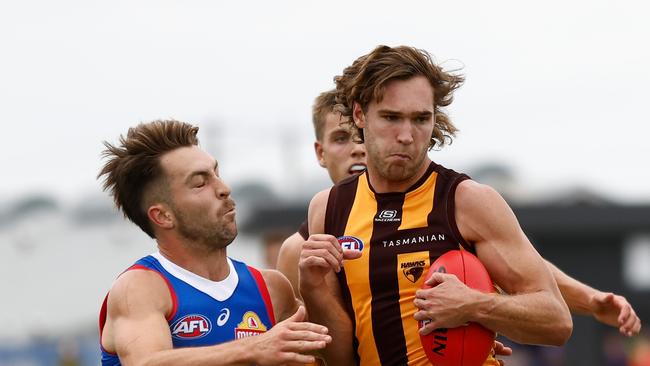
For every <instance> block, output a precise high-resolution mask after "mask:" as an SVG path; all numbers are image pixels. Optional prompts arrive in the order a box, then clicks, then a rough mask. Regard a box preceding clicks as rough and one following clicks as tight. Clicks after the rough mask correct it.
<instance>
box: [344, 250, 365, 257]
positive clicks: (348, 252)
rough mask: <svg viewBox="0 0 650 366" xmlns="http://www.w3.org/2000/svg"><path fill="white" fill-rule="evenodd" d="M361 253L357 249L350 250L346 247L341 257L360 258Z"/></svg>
mask: <svg viewBox="0 0 650 366" xmlns="http://www.w3.org/2000/svg"><path fill="white" fill-rule="evenodd" d="M362 254H363V253H361V252H360V251H358V250H350V249H346V250H344V251H343V259H357V258H361V255H362Z"/></svg>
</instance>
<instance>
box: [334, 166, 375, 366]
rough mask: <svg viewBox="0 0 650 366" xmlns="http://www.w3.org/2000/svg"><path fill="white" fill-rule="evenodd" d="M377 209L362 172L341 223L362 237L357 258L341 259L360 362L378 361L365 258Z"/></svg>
mask: <svg viewBox="0 0 650 366" xmlns="http://www.w3.org/2000/svg"><path fill="white" fill-rule="evenodd" d="M376 213H377V201H376V200H375V196H374V194H373V193H372V191H371V190H370V187H369V186H368V179H367V175H366V174H362V175H361V176H360V177H359V183H358V185H357V192H356V195H355V199H354V203H353V205H352V210H351V211H350V216H349V217H348V222H347V224H346V227H345V235H351V236H355V237H357V238H359V239H361V240H362V241H363V253H362V255H361V258H358V259H354V260H349V261H345V263H344V264H343V265H344V267H345V276H346V279H347V284H348V288H349V290H350V296H351V298H352V307H353V309H354V317H355V321H356V333H355V335H356V337H357V339H358V340H359V356H360V358H361V365H379V364H380V362H379V353H378V352H377V345H376V344H375V337H374V335H373V330H372V309H371V303H372V293H371V291H370V278H369V276H370V275H369V268H370V266H369V262H370V238H371V237H372V226H373V223H374V217H375V214H376Z"/></svg>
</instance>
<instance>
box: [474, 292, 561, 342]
mask: <svg viewBox="0 0 650 366" xmlns="http://www.w3.org/2000/svg"><path fill="white" fill-rule="evenodd" d="M477 298H478V300H477V301H476V302H474V304H472V305H470V306H473V309H471V310H470V311H469V312H468V313H469V314H471V315H470V317H471V318H470V321H475V322H477V323H480V324H482V325H483V326H484V327H486V328H489V329H491V330H493V331H495V332H497V333H500V334H503V335H505V336H506V337H508V338H510V339H512V340H513V341H515V342H519V343H526V344H543V345H557V346H559V345H562V344H564V343H565V342H566V341H567V340H568V338H569V336H570V335H571V331H572V328H573V324H572V320H571V316H570V314H569V312H568V311H567V308H566V306H565V305H564V304H563V303H562V300H561V299H559V300H558V299H556V297H555V296H553V294H551V293H549V292H548V291H540V292H534V293H527V294H519V295H507V294H503V295H495V294H477Z"/></svg>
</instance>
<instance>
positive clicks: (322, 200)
mask: <svg viewBox="0 0 650 366" xmlns="http://www.w3.org/2000/svg"><path fill="white" fill-rule="evenodd" d="M331 190H332V188H327V189H324V190H322V191H320V192H318V193H316V194H315V195H314V197H313V198H312V199H311V202H309V211H312V209H324V208H325V207H327V201H328V200H329V196H330V191H331Z"/></svg>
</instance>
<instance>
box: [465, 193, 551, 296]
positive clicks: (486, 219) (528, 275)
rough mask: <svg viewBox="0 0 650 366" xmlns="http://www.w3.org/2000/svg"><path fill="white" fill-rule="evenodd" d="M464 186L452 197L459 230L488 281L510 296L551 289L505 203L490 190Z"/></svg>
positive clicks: (540, 262)
mask: <svg viewBox="0 0 650 366" xmlns="http://www.w3.org/2000/svg"><path fill="white" fill-rule="evenodd" d="M464 183H465V182H464ZM467 183H469V184H464V185H461V186H459V189H458V191H457V196H456V199H457V213H456V216H457V219H458V225H459V229H460V231H461V234H462V235H463V237H465V239H467V240H468V241H471V242H474V244H475V247H476V253H477V256H478V257H479V259H480V260H481V262H482V263H483V264H484V265H485V267H486V268H487V270H488V272H489V273H490V277H491V278H492V280H493V281H494V282H495V283H496V284H498V285H499V287H501V288H502V289H504V290H505V291H506V292H507V293H510V294H516V293H527V292H535V291H540V290H544V289H549V288H552V287H554V286H553V279H552V276H551V273H550V271H549V270H548V268H547V267H546V265H545V263H544V261H543V259H542V258H541V256H540V255H539V253H538V252H537V250H535V248H534V247H533V245H532V244H531V243H530V241H529V240H528V238H527V237H526V235H525V234H524V232H523V230H522V229H521V227H520V225H519V222H518V221H517V218H516V217H515V215H514V213H513V212H512V210H511V209H510V207H509V206H508V204H507V203H506V202H505V200H504V199H503V198H502V197H501V196H500V195H499V194H498V193H497V192H496V191H494V190H493V189H492V188H490V187H487V186H483V185H480V184H477V183H475V182H471V181H469V182H467ZM461 187H462V188H461Z"/></svg>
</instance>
